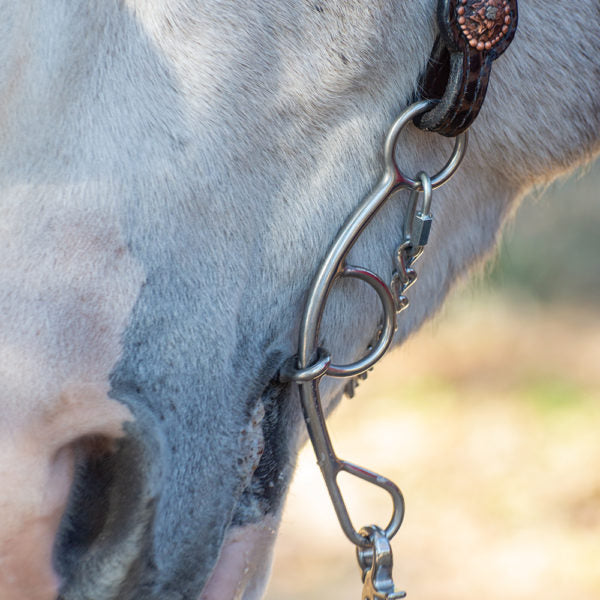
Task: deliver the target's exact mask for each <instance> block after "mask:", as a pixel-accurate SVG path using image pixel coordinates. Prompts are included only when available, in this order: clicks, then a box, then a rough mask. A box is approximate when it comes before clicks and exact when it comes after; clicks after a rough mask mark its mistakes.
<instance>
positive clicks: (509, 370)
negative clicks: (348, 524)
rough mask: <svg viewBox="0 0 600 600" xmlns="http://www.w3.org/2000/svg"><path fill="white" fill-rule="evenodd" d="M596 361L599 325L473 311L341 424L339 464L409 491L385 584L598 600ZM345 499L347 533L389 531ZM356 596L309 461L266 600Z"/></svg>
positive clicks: (365, 503) (457, 314) (419, 342)
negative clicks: (371, 526) (390, 578)
mask: <svg viewBox="0 0 600 600" xmlns="http://www.w3.org/2000/svg"><path fill="white" fill-rule="evenodd" d="M599 353H600V316H599V315H598V314H597V313H596V314H595V313H593V312H585V311H582V310H580V309H579V310H573V309H557V308H554V309H551V310H549V311H546V312H537V311H536V310H535V309H533V308H527V307H525V306H522V305H520V306H518V307H515V306H507V305H505V304H503V303H501V302H499V301H497V300H495V301H488V300H486V299H485V298H484V299H481V298H480V299H478V300H475V299H473V300H472V301H471V302H469V301H467V302H466V303H465V302H463V303H462V304H461V305H456V304H455V305H454V306H453V307H451V308H449V309H447V310H446V314H445V315H443V316H442V318H440V319H438V320H437V321H436V322H434V323H433V324H430V325H428V326H427V327H426V328H425V329H424V330H423V331H422V332H421V333H420V334H419V335H418V336H417V337H416V338H415V339H413V340H411V341H410V342H409V344H407V345H406V346H405V347H404V348H403V349H402V350H400V351H399V352H398V353H396V354H395V355H392V356H391V357H390V359H388V360H387V362H386V363H385V364H383V365H382V366H381V367H379V368H377V369H376V371H375V373H374V375H373V376H372V377H371V378H370V379H369V380H368V381H367V382H366V383H365V384H363V385H362V386H361V387H360V389H359V390H358V393H357V396H356V397H355V398H354V399H352V400H346V401H345V402H344V403H343V405H342V406H341V407H340V408H339V409H338V411H337V413H336V414H335V415H334V416H333V417H332V418H331V420H330V427H331V430H332V432H333V436H334V442H335V444H336V447H337V449H338V452H339V454H340V455H341V456H342V457H344V458H347V459H349V460H354V461H356V462H358V463H359V464H362V465H364V466H367V467H370V468H373V469H375V470H377V471H379V472H381V473H383V474H385V475H387V476H389V477H391V478H392V479H393V480H394V481H396V482H397V483H398V484H399V485H400V486H401V488H402V490H403V492H404V495H405V498H406V502H407V512H406V518H405V523H404V525H403V527H402V529H401V530H400V533H399V534H398V536H397V537H396V538H395V540H394V553H395V579H396V582H397V584H398V585H399V586H401V587H402V588H403V589H406V590H407V591H408V592H409V597H412V598H417V599H418V600H430V599H431V600H433V599H434V598H435V599H436V600H439V599H442V598H443V599H444V600H455V599H456V600H458V599H460V600H469V599H473V600H475V599H477V600H480V599H481V598H486V600H500V599H502V600H504V599H506V598H510V599H511V600H531V599H532V598H544V599H545V600H559V599H560V600H562V599H563V598H567V597H576V598H578V600H597V599H598V598H600V440H599V439H598V438H599V436H598V430H599V428H600V402H598V400H600V369H599V368H598V366H599V362H600V361H599ZM351 483H352V485H350V484H351ZM345 489H347V490H348V492H347V499H348V503H349V505H350V507H351V512H352V514H353V515H354V518H355V521H356V523H357V524H361V525H362V524H367V523H370V522H372V521H373V520H378V521H380V522H382V521H384V520H385V519H386V518H387V514H388V513H387V510H388V506H387V498H386V497H385V495H384V496H383V497H382V496H380V495H379V493H377V492H376V493H372V490H370V489H367V490H365V488H364V486H363V485H361V484H360V483H359V484H358V485H354V482H347V485H346V486H345ZM360 585H361V584H360V579H359V573H358V569H357V567H356V563H355V559H354V551H353V548H352V546H351V545H350V543H349V542H347V541H346V540H345V538H344V537H343V535H342V533H341V531H340V530H339V527H338V525H337V521H336V519H335V516H334V514H333V509H332V508H331V506H330V503H329V500H328V498H327V496H326V492H325V491H324V485H323V483H322V481H321V478H320V474H319V473H318V469H317V467H316V465H315V463H314V458H313V456H312V450H311V449H310V448H306V449H305V450H304V452H303V454H302V457H301V460H300V464H299V467H298V470H297V473H296V477H295V481H294V483H293V486H292V489H291V491H290V494H289V499H288V503H287V509H286V512H285V514H284V519H283V525H282V530H281V535H280V538H279V541H278V545H277V548H276V556H275V564H274V574H273V577H272V581H271V584H270V588H269V592H268V595H267V598H268V599H269V600H303V599H308V598H321V597H326V598H328V599H329V600H348V599H349V598H359V594H360Z"/></svg>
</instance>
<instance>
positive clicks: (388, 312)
mask: <svg viewBox="0 0 600 600" xmlns="http://www.w3.org/2000/svg"><path fill="white" fill-rule="evenodd" d="M340 276H341V277H354V278H356V279H361V280H362V281H364V282H366V283H368V284H369V285H370V286H371V287H372V288H373V289H374V290H375V291H376V292H377V295H378V296H379V298H380V300H381V304H382V305H383V313H384V323H383V330H382V332H381V335H380V336H379V340H377V343H376V344H375V346H374V348H373V350H371V352H369V354H367V355H366V356H365V357H363V358H361V359H360V360H357V361H356V362H353V363H351V364H349V365H334V364H333V363H332V364H330V365H329V368H328V369H327V372H326V375H329V376H331V377H354V376H355V375H360V374H361V373H364V372H365V371H368V370H369V369H370V368H371V367H372V366H373V365H374V364H375V363H376V362H377V361H378V360H379V359H380V358H381V357H382V356H383V355H384V354H385V353H386V351H387V349H388V348H389V346H390V344H391V343H392V338H393V337H394V332H395V331H396V307H395V304H394V298H393V296H392V292H390V289H389V288H388V286H387V285H386V284H385V283H384V281H383V280H382V279H381V278H380V277H378V276H377V275H376V274H375V273H372V272H371V271H369V270H367V269H363V268H361V267H353V266H347V267H345V268H344V270H343V271H342V272H341V274H340Z"/></svg>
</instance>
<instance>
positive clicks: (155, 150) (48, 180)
mask: <svg viewBox="0 0 600 600" xmlns="http://www.w3.org/2000/svg"><path fill="white" fill-rule="evenodd" d="M0 8H1V14H2V15H3V18H2V22H1V23H0V33H1V36H0V37H1V39H2V48H1V50H0V52H1V60H0V94H1V102H0V228H1V234H0V249H1V251H0V256H2V260H1V261H0V398H1V400H0V401H1V412H0V415H1V418H0V432H1V435H0V481H1V482H2V489H1V491H0V597H1V598H2V599H3V600H23V599H24V598H27V599H28V600H53V599H54V598H56V597H57V594H59V593H60V597H61V598H63V599H64V600H84V599H87V600H117V599H118V600H196V599H197V598H199V597H200V595H201V594H202V597H203V598H204V599H205V600H212V599H216V598H218V599H219V600H232V599H234V598H235V599H238V598H244V599H245V600H252V599H254V598H258V597H259V596H260V594H261V592H262V588H263V585H264V580H265V574H266V572H267V571H268V565H269V554H270V547H271V545H272V541H273V538H274V535H275V530H276V526H277V522H278V519H279V516H280V512H281V507H282V501H283V498H284V496H285V491H286V488H287V485H288V482H289V479H290V475H291V472H292V469H293V465H294V461H295V455H296V451H297V448H298V445H299V444H300V443H301V442H302V441H303V438H302V435H303V429H302V421H301V417H300V412H299V408H298V398H297V393H296V391H295V389H293V387H292V386H288V385H282V384H278V383H277V382H276V373H277V370H278V368H279V366H280V364H281V362H282V360H283V359H285V358H287V357H288V356H289V355H291V354H293V353H294V350H295V342H296V336H297V330H298V322H299V316H300V313H301V309H302V306H303V300H304V298H305V293H306V290H307V287H308V284H309V282H310V279H311V277H312V275H313V273H314V271H315V269H316V267H317V265H318V263H319V261H320V259H321V257H322V256H323V254H324V253H325V251H326V249H327V247H328V245H329V243H330V241H331V240H332V239H333V236H334V235H335V233H336V231H337V229H338V227H339V226H340V225H341V224H342V223H343V221H344V219H345V218H346V216H347V215H348V214H349V213H350V212H351V210H352V209H353V207H355V206H356V205H357V203H358V202H359V201H360V200H361V199H362V197H363V196H364V195H365V194H366V193H367V192H368V191H369V190H370V189H371V187H372V185H373V184H374V182H375V181H376V180H377V179H378V177H379V174H380V169H381V166H380V158H381V155H380V148H381V145H382V140H383V137H384V135H385V133H386V131H387V128H388V126H389V124H390V123H391V122H392V120H393V119H394V118H395V117H396V116H397V114H398V113H399V111H400V110H401V109H402V108H404V107H405V106H406V105H407V104H408V103H409V101H410V99H411V98H412V97H414V95H415V93H416V91H417V90H416V87H417V81H418V78H419V74H420V72H421V71H422V70H423V67H424V65H425V64H426V61H427V58H428V56H429V53H430V50H431V47H432V44H433V41H434V38H435V35H436V30H435V20H434V18H433V15H434V9H435V1H434V0H403V1H401V2H400V1H392V0H377V1H375V2H373V1H371V2H363V1H359V2H352V3H349V2H343V1H342V0H323V1H320V2H314V1H304V0H298V1H295V2H271V1H269V0H257V1H256V2H248V3H245V2H226V1H220V2H218V1H216V0H205V1H204V2H196V1H193V0H169V1H168V2H167V1H166V0H103V1H102V2H89V1H85V2H84V1H82V0H28V1H27V2H14V1H11V0H3V1H0ZM599 32H600V5H599V4H598V2H597V0H581V1H580V2H577V3H573V2H570V1H568V0H556V1H554V2H547V1H545V0H521V2H520V31H519V32H518V35H517V37H516V39H515V41H514V44H513V47H512V48H511V50H510V52H508V53H507V54H506V55H505V56H503V57H502V58H501V59H499V60H498V61H497V63H496V66H495V70H494V73H493V74H492V79H491V84H490V90H489V92H488V99H487V102H486V105H485V106H484V109H483V111H482V114H481V115H480V117H479V119H478V121H477V123H476V124H475V125H474V127H473V128H472V135H471V145H470V150H469V153H468V157H467V159H466V161H465V165H464V168H463V169H462V171H461V172H460V174H459V175H457V177H456V178H455V179H453V180H452V182H451V183H450V184H448V185H447V186H446V187H445V188H444V189H443V191H440V193H439V195H438V196H437V197H436V203H437V204H436V208H437V211H436V229H435V231H434V235H433V239H432V242H431V248H430V251H429V252H428V254H427V256H426V257H425V258H424V259H423V263H422V265H421V266H420V272H421V274H422V276H421V279H420V280H419V282H418V284H417V285H416V286H415V288H414V289H413V291H412V307H411V308H410V309H409V311H407V313H405V314H404V315H403V318H402V319H401V323H400V330H399V331H398V335H397V340H396V341H397V342H400V341H401V340H402V339H404V338H405V337H406V336H407V335H408V333H409V332H410V331H412V330H414V329H415V328H416V327H417V326H418V325H419V324H420V323H422V322H423V320H424V319H425V318H427V316H429V315H431V314H432V312H434V311H435V310H436V308H437V307H438V306H439V304H440V302H441V301H442V300H443V298H444V296H445V295H446V293H447V290H448V288H449V287H450V285H451V282H453V281H454V280H455V279H456V277H457V276H458V275H459V274H460V273H462V272H463V271H465V270H466V269H467V268H468V267H469V266H470V265H472V264H473V263H474V262H475V261H477V260H479V259H480V257H482V256H484V255H485V254H486V253H487V252H488V251H489V250H490V249H491V248H492V247H493V244H494V242H495V240H496V237H497V235H498V231H499V229H500V227H501V225H502V223H503V222H504V220H505V218H506V216H507V214H509V213H510V211H511V210H512V208H513V206H514V205H515V201H516V199H518V197H519V196H521V195H522V193H523V192H524V190H526V189H527V187H529V186H531V185H532V184H534V183H540V182H544V181H548V180H549V179H551V178H553V177H555V176H556V175H558V174H559V173H561V172H564V171H565V170H566V169H569V168H571V167H573V166H576V165H578V164H581V163H582V162H583V161H586V160H588V159H590V158H591V157H592V155H593V154H594V153H596V152H597V151H598V149H599V138H600V68H599V60H598V56H599V55H600V37H599V36H600V33H599ZM555 36H556V37H557V38H558V41H557V42H553V41H552V40H553V39H555ZM449 149H450V144H449V143H447V142H446V141H444V140H442V139H441V138H439V137H438V136H435V135H433V134H426V133H423V132H420V131H417V130H415V129H411V130H410V131H409V132H407V133H406V134H405V135H404V136H403V138H402V140H401V142H400V147H399V150H398V152H399V155H398V161H399V163H401V164H402V165H403V167H404V169H405V170H406V172H409V173H416V172H417V171H418V170H421V169H426V170H430V171H433V170H434V169H436V167H438V166H439V165H440V164H441V163H442V162H443V161H444V160H445V157H446V156H447V154H448V152H449ZM404 212H405V209H404V206H403V204H402V202H396V203H390V205H389V206H386V207H385V209H384V210H383V212H382V213H381V214H380V215H379V216H378V217H377V219H376V221H375V222H374V223H373V225H372V226H371V227H370V229H369V230H368V231H367V233H366V234H365V239H364V240H361V242H360V244H359V245H358V246H357V247H356V249H355V250H354V251H353V252H354V255H355V256H356V260H357V261H360V264H364V265H365V266H367V267H371V268H373V269H374V270H376V271H377V272H379V273H381V274H383V275H388V276H389V275H391V270H392V266H393V265H392V260H391V256H392V252H393V250H394V248H395V247H396V245H397V243H398V241H399V239H400V232H401V229H402V219H403V215H404ZM549 243H550V241H549ZM372 306H376V305H375V304H372V298H371V296H370V295H369V293H368V292H365V291H364V290H363V289H362V286H356V287H355V286H354V285H353V284H348V286H342V287H341V289H340V290H336V293H335V297H334V299H333V305H332V306H331V307H330V308H329V309H328V314H327V315H326V319H325V322H324V324H323V335H324V337H325V341H326V346H327V347H328V348H330V349H332V350H334V351H335V352H336V359H337V360H338V361H339V362H341V361H343V360H345V359H351V358H355V357H356V356H358V355H359V354H360V352H361V350H362V349H363V348H364V346H365V344H366V343H367V342H368V340H369V338H370V337H371V335H372V331H373V328H374V327H375V325H376V322H377V320H378V319H379V315H378V314H377V311H375V310H371V307H372ZM349 308H351V311H349V310H348V309H349ZM347 314H352V315H353V317H352V318H351V319H350V318H348V317H347V316H346V315H347ZM354 315H359V317H358V320H356V317H355V316H354ZM341 392H342V390H341V388H340V386H339V385H337V384H329V385H328V386H327V387H326V389H325V390H324V400H325V401H326V402H327V403H333V402H335V401H336V400H337V399H339V397H340V396H341ZM209 580H210V581H209ZM207 582H209V583H208V584H207Z"/></svg>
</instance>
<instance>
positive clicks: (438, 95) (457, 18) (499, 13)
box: [415, 0, 518, 137]
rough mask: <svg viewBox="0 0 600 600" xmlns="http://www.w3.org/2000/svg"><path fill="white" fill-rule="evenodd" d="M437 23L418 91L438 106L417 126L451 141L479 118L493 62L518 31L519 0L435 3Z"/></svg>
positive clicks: (420, 120)
mask: <svg viewBox="0 0 600 600" xmlns="http://www.w3.org/2000/svg"><path fill="white" fill-rule="evenodd" d="M437 20H438V26H439V31H440V33H439V36H438V38H437V39H436V42H435V44H434V47H433V51H432V53H431V57H430V58H429V62H428V64H427V68H426V71H425V73H424V74H423V76H422V77H421V80H420V82H419V89H420V91H421V94H422V98H423V99H427V100H439V102H438V104H437V105H436V106H435V107H434V108H433V109H432V110H430V111H429V112H427V113H424V114H423V115H421V116H420V117H417V118H416V119H415V124H416V125H417V127H420V128H421V129H425V130H427V131H435V132H437V133H440V134H442V135H445V136H448V137H454V136H457V135H458V134H459V133H462V132H463V131H465V130H466V129H467V128H468V127H469V126H470V125H471V123H473V121H474V120H475V117H477V115H478V114H479V111H480V109H481V106H482V104H483V101H484V99H485V93H486V91H487V86H488V81H489V78H490V73H491V70H492V63H493V61H494V60H496V59H497V58H498V57H499V56H500V55H501V54H502V53H503V52H504V51H505V50H506V49H507V48H508V46H509V45H510V43H511V41H512V39H513V37H514V35H515V32H516V30H517V22H518V9H517V0H439V2H438V9H437Z"/></svg>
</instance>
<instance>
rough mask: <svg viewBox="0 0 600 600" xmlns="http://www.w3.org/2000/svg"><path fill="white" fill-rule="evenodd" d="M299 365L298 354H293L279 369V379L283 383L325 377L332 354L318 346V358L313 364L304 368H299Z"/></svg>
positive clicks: (303, 381) (305, 381)
mask: <svg viewBox="0 0 600 600" xmlns="http://www.w3.org/2000/svg"><path fill="white" fill-rule="evenodd" d="M297 365H298V357H297V356H292V357H291V358H289V359H288V360H286V361H285V362H284V363H283V365H281V369H280V370H279V381H281V382H282V383H287V382H288V381H295V382H297V383H307V382H309V381H313V380H315V379H318V378H319V377H323V375H325V373H326V372H327V370H328V369H329V367H330V366H331V354H329V352H327V350H325V349H324V348H317V359H316V360H315V362H314V363H313V364H312V365H309V366H308V367H306V368H304V369H299V368H298V366H297Z"/></svg>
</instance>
